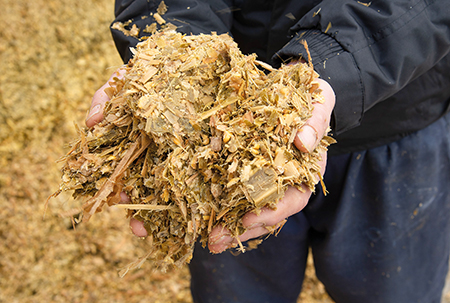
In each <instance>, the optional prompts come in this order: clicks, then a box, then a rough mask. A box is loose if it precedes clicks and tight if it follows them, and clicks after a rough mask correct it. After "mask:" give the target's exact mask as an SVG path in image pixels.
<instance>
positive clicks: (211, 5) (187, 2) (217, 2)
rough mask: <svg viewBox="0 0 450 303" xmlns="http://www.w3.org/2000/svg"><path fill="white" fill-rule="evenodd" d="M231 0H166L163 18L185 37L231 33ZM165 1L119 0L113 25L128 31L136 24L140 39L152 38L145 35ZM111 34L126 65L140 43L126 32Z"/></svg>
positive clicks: (114, 31)
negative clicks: (119, 23)
mask: <svg viewBox="0 0 450 303" xmlns="http://www.w3.org/2000/svg"><path fill="white" fill-rule="evenodd" d="M230 2H231V0H223V1H222V0H165V1H164V3H165V4H166V6H167V8H168V10H167V12H166V13H165V14H164V15H163V18H164V19H165V20H166V21H167V22H170V23H172V24H174V25H176V26H177V30H178V31H180V32H182V33H185V34H191V33H192V34H200V33H210V32H212V31H215V32H217V33H219V34H220V33H227V32H229V31H230V28H231V23H232V9H231V8H232V6H231V3H230ZM160 3H161V0H116V2H115V11H114V14H115V16H116V18H115V20H114V21H113V23H112V24H114V23H116V22H122V23H124V24H126V28H127V29H131V28H132V26H133V25H136V26H137V28H138V29H139V35H138V37H142V36H146V35H149V34H148V33H145V32H144V29H145V28H146V26H147V25H150V24H151V23H153V22H155V20H154V18H153V17H152V15H153V14H154V13H156V10H157V8H158V6H159V4H160ZM111 33H112V36H113V39H114V42H115V44H116V47H117V50H118V51H119V53H120V56H121V57H122V60H123V61H124V62H128V60H129V59H130V58H131V57H132V53H131V51H130V47H134V46H136V44H137V43H138V42H139V40H138V38H137V37H135V36H130V35H126V34H124V32H123V31H120V30H117V29H114V28H111Z"/></svg>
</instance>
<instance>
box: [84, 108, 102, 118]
mask: <svg viewBox="0 0 450 303" xmlns="http://www.w3.org/2000/svg"><path fill="white" fill-rule="evenodd" d="M100 108H101V105H100V104H97V105H95V106H94V107H92V108H91V110H90V111H89V115H88V117H87V118H86V121H88V120H89V119H91V118H92V116H94V115H96V114H98V113H99V112H100Z"/></svg>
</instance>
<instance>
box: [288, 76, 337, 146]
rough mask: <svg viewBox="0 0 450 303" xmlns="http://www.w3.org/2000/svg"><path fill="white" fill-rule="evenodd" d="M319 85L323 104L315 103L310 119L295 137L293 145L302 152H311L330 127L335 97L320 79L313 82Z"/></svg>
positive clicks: (327, 84) (331, 89) (328, 86)
mask: <svg viewBox="0 0 450 303" xmlns="http://www.w3.org/2000/svg"><path fill="white" fill-rule="evenodd" d="M315 81H316V82H317V83H318V84H319V89H320V90H322V96H323V97H324V100H325V101H324V102H323V103H319V102H317V103H315V104H314V110H313V112H312V116H311V118H309V119H308V120H307V121H306V124H305V125H303V126H302V128H300V130H299V131H298V133H297V136H296V137H295V140H294V144H295V146H296V147H297V148H298V149H299V150H300V151H302V152H308V153H310V152H312V151H313V150H314V149H315V148H316V146H317V144H319V142H320V140H321V139H322V137H323V136H324V135H325V134H326V132H327V130H328V127H329V125H330V118H331V113H332V112H333V108H334V104H335V102H336V101H335V100H336V97H335V95H334V91H333V88H332V87H331V85H330V84H329V83H328V82H326V81H325V80H322V79H316V80H315Z"/></svg>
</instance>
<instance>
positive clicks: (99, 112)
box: [86, 68, 147, 237]
mask: <svg viewBox="0 0 450 303" xmlns="http://www.w3.org/2000/svg"><path fill="white" fill-rule="evenodd" d="M124 74H125V70H124V69H122V68H119V69H117V70H116V71H115V72H114V73H113V74H112V75H111V77H110V78H109V80H108V81H107V82H106V83H105V84H104V85H103V86H102V87H100V88H99V89H98V90H97V91H96V92H95V93H94V96H93V97H92V103H91V108H90V110H89V113H88V116H87V118H86V126H87V127H93V126H94V125H96V124H97V123H99V122H100V121H102V120H103V118H104V116H103V110H104V108H105V103H106V102H108V101H109V100H110V99H109V97H108V94H106V93H105V89H106V88H108V87H111V85H114V81H113V80H114V78H118V79H122V78H123V76H124ZM120 198H121V202H122V203H130V198H129V197H128V196H127V195H126V194H125V193H121V194H120ZM130 228H131V231H132V232H133V234H135V235H136V236H138V237H146V236H147V230H146V229H145V228H144V225H143V223H142V222H140V221H138V220H137V219H135V218H133V217H131V219H130Z"/></svg>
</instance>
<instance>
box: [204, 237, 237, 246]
mask: <svg viewBox="0 0 450 303" xmlns="http://www.w3.org/2000/svg"><path fill="white" fill-rule="evenodd" d="M231 242H233V238H232V237H230V236H229V235H220V236H218V237H212V238H210V239H209V244H211V245H228V244H231Z"/></svg>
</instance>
